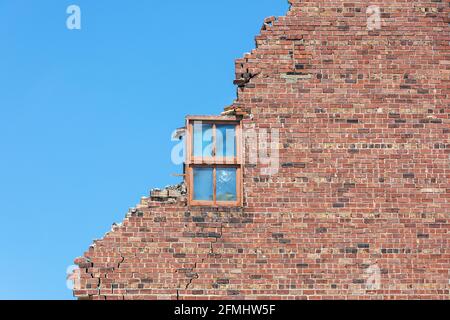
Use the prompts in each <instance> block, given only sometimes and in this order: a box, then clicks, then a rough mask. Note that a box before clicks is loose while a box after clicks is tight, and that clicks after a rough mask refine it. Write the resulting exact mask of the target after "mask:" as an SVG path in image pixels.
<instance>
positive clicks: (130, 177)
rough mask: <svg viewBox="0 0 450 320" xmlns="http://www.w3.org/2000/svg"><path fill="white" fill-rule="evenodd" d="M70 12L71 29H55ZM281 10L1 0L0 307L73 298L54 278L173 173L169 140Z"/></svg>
mask: <svg viewBox="0 0 450 320" xmlns="http://www.w3.org/2000/svg"><path fill="white" fill-rule="evenodd" d="M71 4H76V5H78V6H80V8H81V13H82V25H81V27H82V29H81V30H68V29H67V28H66V19H67V17H68V15H67V14H66V9H67V7H68V6H69V5H71ZM287 7H288V5H287V1H286V0H245V1H244V0H227V1H211V0H195V1H183V0H173V1H156V0H153V1H144V0H135V1H113V0H109V1H104V0H95V1H93V0H73V1H62V0H58V1H56V0H53V1H51V0H40V1H32V0H1V1H0V41H1V42H0V216H1V221H2V228H1V229H2V230H1V232H0V246H1V247H0V248H1V249H2V250H1V259H0V261H1V263H0V299H71V298H72V293H71V291H70V290H68V289H67V288H66V283H65V276H66V274H65V272H66V268H67V267H68V266H69V265H71V264H73V259H74V258H75V257H77V256H79V255H81V254H82V253H83V252H84V251H85V250H86V249H87V248H88V246H89V245H90V244H91V243H92V240H93V239H95V238H100V237H102V236H103V234H104V233H105V232H106V231H108V230H109V229H110V226H111V224H112V223H113V222H120V221H122V219H123V218H124V216H125V214H126V212H127V210H128V208H129V207H132V206H134V205H135V204H137V203H138V202H139V199H140V197H141V196H144V195H147V194H148V191H149V190H150V189H151V188H152V187H164V186H166V185H168V184H173V183H177V182H179V179H180V178H176V177H173V176H171V174H172V173H179V172H180V171H181V168H180V167H177V166H175V165H173V164H172V163H171V158H170V152H171V148H172V147H173V145H174V142H171V139H170V135H171V132H172V131H173V130H174V129H175V128H177V127H180V126H182V125H183V124H184V122H183V121H184V116H185V115H186V114H218V113H219V112H221V111H222V109H223V107H224V106H226V105H229V104H230V103H231V102H232V101H233V99H234V98H235V87H234V85H233V84H232V81H233V79H234V60H235V59H236V58H239V57H241V56H243V54H244V52H248V51H250V50H252V49H253V48H254V36H255V35H256V34H258V33H259V29H260V27H261V25H262V23H263V19H264V18H265V17H267V16H271V15H275V16H279V15H284V14H285V12H286V11H287Z"/></svg>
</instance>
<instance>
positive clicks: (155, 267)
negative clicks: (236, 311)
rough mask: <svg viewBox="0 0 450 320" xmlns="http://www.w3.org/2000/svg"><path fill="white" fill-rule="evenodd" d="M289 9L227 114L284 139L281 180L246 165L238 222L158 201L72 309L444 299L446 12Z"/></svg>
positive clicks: (305, 1)
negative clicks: (121, 302)
mask: <svg viewBox="0 0 450 320" xmlns="http://www.w3.org/2000/svg"><path fill="white" fill-rule="evenodd" d="M289 2H290V3H291V7H290V9H289V11H288V13H287V14H286V15H285V16H282V17H269V18H267V19H265V21H264V22H263V25H262V28H261V32H260V34H259V35H258V36H257V37H256V48H255V49H254V50H252V52H250V53H248V54H245V55H244V57H242V58H240V59H237V60H236V68H235V73H236V79H235V81H234V83H235V84H236V87H237V98H236V100H235V101H234V103H233V104H232V105H230V106H227V107H225V108H224V111H223V113H222V114H223V116H230V117H239V118H241V119H242V126H243V129H244V130H255V131H256V130H260V131H269V132H271V131H277V132H278V134H279V135H278V136H279V141H276V142H273V143H271V145H276V146H278V148H279V150H278V151H279V154H278V157H279V159H277V160H279V165H278V166H277V168H276V169H277V170H276V172H275V173H273V172H272V171H267V170H266V169H267V167H268V166H269V165H268V164H267V163H261V162H257V163H245V164H244V165H243V171H244V174H243V181H242V182H243V186H244V187H243V190H244V205H243V206H242V207H235V208H220V207H192V206H189V205H188V203H187V195H186V189H185V187H184V186H183V185H179V186H174V187H169V188H166V189H162V190H153V191H152V192H151V194H150V195H149V196H148V197H144V198H142V200H141V202H140V204H139V205H138V206H136V208H133V209H131V210H130V212H129V213H128V214H127V216H126V218H125V220H124V221H123V222H122V223H121V224H115V225H113V228H112V230H111V232H109V233H107V234H106V235H105V236H104V238H102V239H100V240H97V241H95V242H94V244H93V245H92V246H91V247H90V248H89V250H88V251H87V252H86V253H85V254H84V256H83V257H80V258H78V259H77V260H76V263H77V264H78V265H79V267H80V270H79V274H80V279H79V281H78V283H77V285H76V286H75V290H74V295H75V296H76V297H78V298H80V299H199V298H203V299H274V298H275V299H448V298H449V294H450V288H449V286H450V285H449V279H450V271H449V270H450V236H449V235H450V231H449V230H450V201H449V200H450V184H449V181H450V159H449V155H450V141H449V134H450V129H449V128H450V88H449V86H450V79H449V77H450V62H449V61H450V46H449V41H450V32H449V31H450V30H449V25H448V24H449V13H450V6H449V5H450V2H449V1H440V0H393V1H387V0H386V1H381V0H374V1H371V2H370V3H368V2H367V1H362V0H354V1H347V0H346V1H344V0H298V1H294V0H291V1H289ZM369 6H375V7H372V8H371V9H369ZM377 8H378V9H377ZM374 12H375V14H377V13H379V17H380V18H381V21H380V22H381V23H380V24H379V25H377V24H376V23H375V22H376V21H369V20H368V19H369V18H370V17H371V15H373V14H374ZM370 23H375V24H374V26H369V24H370ZM180 134H181V133H180ZM258 142H259V140H258ZM257 146H259V143H253V144H251V145H250V146H246V148H245V153H246V154H247V153H249V152H252V151H253V149H252V148H255V147H257Z"/></svg>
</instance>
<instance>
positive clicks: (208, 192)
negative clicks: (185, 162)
mask: <svg viewBox="0 0 450 320" xmlns="http://www.w3.org/2000/svg"><path fill="white" fill-rule="evenodd" d="M193 170H194V200H203V201H213V200H214V199H213V168H194V169H193Z"/></svg>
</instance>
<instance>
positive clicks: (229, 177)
mask: <svg viewBox="0 0 450 320" xmlns="http://www.w3.org/2000/svg"><path fill="white" fill-rule="evenodd" d="M240 130H241V127H240V122H239V121H238V120H236V119H230V118H228V117H188V118H187V138H186V144H187V148H186V153H187V155H186V182H187V186H188V192H189V204H190V205H194V206H195V205H198V206H202V205H204V206H240V205H241V203H242V190H241V186H242V183H241V180H242V177H241V174H242V173H241V172H242V166H241V155H240V153H241V140H240V138H241V137H240Z"/></svg>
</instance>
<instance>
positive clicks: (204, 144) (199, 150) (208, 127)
mask: <svg viewBox="0 0 450 320" xmlns="http://www.w3.org/2000/svg"><path fill="white" fill-rule="evenodd" d="M193 136H194V137H193V144H194V147H193V148H192V153H193V156H194V157H212V150H213V139H212V137H213V129H212V124H206V123H202V122H194V133H193Z"/></svg>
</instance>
